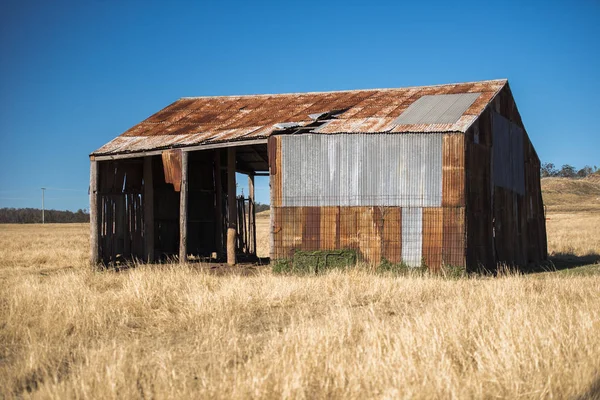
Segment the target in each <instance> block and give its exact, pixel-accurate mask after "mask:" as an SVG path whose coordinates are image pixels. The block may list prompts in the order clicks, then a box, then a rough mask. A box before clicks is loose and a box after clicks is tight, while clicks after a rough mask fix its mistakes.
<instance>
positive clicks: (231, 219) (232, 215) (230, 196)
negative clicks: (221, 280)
mask: <svg viewBox="0 0 600 400" xmlns="http://www.w3.org/2000/svg"><path fill="white" fill-rule="evenodd" d="M235 195H236V192H235V147H230V148H228V149H227V206H228V214H229V215H228V219H227V224H228V225H227V264H229V265H235V263H236V259H235V237H236V232H237V229H236V228H237V226H236V222H237V221H236V220H237V218H236V209H237V207H236V199H235Z"/></svg>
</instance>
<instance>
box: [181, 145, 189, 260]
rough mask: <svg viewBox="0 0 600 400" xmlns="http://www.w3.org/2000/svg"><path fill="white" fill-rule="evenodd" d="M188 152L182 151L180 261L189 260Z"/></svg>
mask: <svg viewBox="0 0 600 400" xmlns="http://www.w3.org/2000/svg"><path fill="white" fill-rule="evenodd" d="M187 217H188V153H187V152H185V151H184V152H182V153H181V190H180V192H179V262H180V263H185V262H186V261H187Z"/></svg>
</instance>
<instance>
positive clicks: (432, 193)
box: [281, 134, 443, 207]
mask: <svg viewBox="0 0 600 400" xmlns="http://www.w3.org/2000/svg"><path fill="white" fill-rule="evenodd" d="M442 138H443V135H442V134H405V135H386V134H353V135H319V134H302V135H293V136H282V137H281V142H282V154H281V158H282V173H283V177H282V195H283V196H282V205H283V206H400V207H440V206H441V204H442Z"/></svg>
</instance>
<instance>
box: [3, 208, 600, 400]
mask: <svg viewBox="0 0 600 400" xmlns="http://www.w3.org/2000/svg"><path fill="white" fill-rule="evenodd" d="M263 219H265V218H263ZM266 221H268V218H266ZM551 221H552V220H551ZM554 221H555V222H559V221H560V220H554ZM578 221H579V220H578ZM267 223H268V222H267ZM267 226H268V225H267ZM561 226H569V224H568V222H565V224H564V225H550V226H549V235H550V240H551V241H552V240H553V237H554V236H553V235H555V234H557V233H556V232H555V230H556V229H557V228H559V227H561ZM569 237H573V238H576V236H569ZM87 238H88V227H87V225H46V226H39V225H37V226H32V225H28V226H16V225H0V397H6V398H10V397H20V396H25V397H29V396H32V397H36V398H68V397H78V398H140V397H143V398H147V397H154V398H196V397H205V398H208V397H210V398H213V397H214V398H257V397H261V398H281V397H286V398H289V397H292V398H370V397H374V398H517V397H519V398H533V399H537V398H576V397H578V396H579V397H580V398H598V396H600V394H599V393H600V392H599V391H600V386H599V382H600V374H599V371H600V296H598V293H600V276H598V275H592V276H560V275H557V274H543V275H531V276H507V277H503V278H479V279H462V280H444V279H441V278H439V277H433V276H432V277H417V276H415V277H410V276H409V277H394V276H382V275H376V274H371V273H368V272H365V271H364V270H360V269H354V270H350V271H346V272H339V271H337V272H331V273H329V274H327V275H322V276H313V277H295V276H277V275H273V274H271V273H270V271H269V270H262V271H259V272H258V273H257V274H256V275H255V276H251V277H242V276H237V275H227V276H215V275H211V274H209V273H208V272H207V271H206V270H204V269H203V268H201V267H199V266H194V265H188V266H179V265H166V266H144V267H139V268H135V269H131V270H127V271H125V272H119V273H116V272H111V271H106V272H93V271H92V270H91V269H90V268H89V267H88V266H87V255H88V244H87ZM267 243H268V242H267ZM590 246H591V247H590ZM594 246H597V241H594V242H588V243H587V244H586V245H585V246H584V247H583V248H582V249H584V250H582V251H587V250H586V249H588V248H591V249H592V250H595V251H598V250H599V248H598V247H594Z"/></svg>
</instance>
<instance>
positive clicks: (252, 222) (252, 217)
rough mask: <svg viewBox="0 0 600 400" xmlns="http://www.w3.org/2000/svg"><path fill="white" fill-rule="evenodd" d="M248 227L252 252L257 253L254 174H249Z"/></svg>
mask: <svg viewBox="0 0 600 400" xmlns="http://www.w3.org/2000/svg"><path fill="white" fill-rule="evenodd" d="M248 196H249V197H250V201H249V210H248V228H249V229H250V230H251V231H250V245H249V246H248V247H249V248H250V253H251V254H254V255H256V207H254V174H250V175H248Z"/></svg>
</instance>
